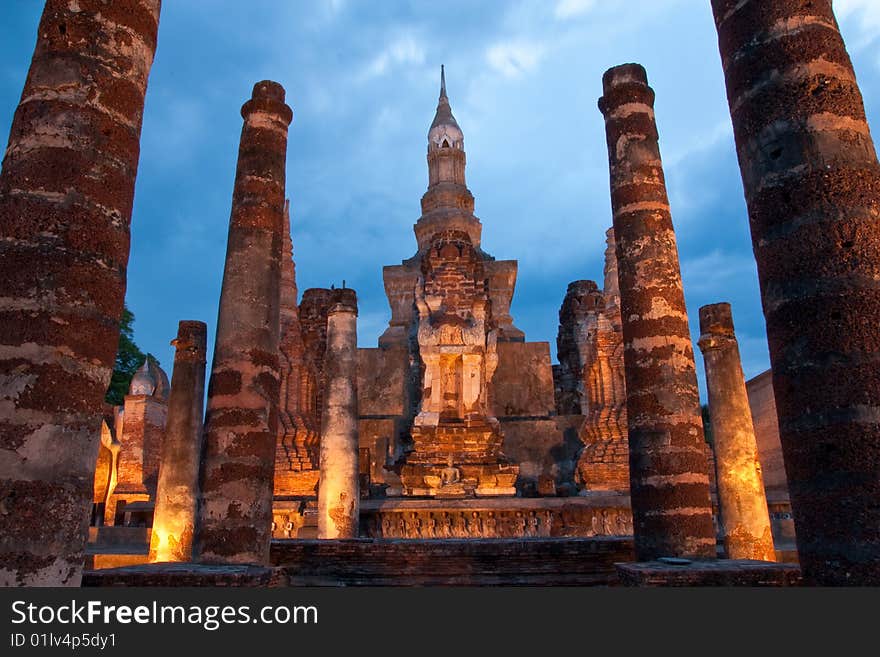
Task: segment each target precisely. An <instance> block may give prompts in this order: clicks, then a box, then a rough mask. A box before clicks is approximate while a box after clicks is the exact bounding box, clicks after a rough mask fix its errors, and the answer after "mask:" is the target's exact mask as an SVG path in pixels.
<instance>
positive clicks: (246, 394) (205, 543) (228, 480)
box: [196, 81, 293, 563]
mask: <svg viewBox="0 0 880 657" xmlns="http://www.w3.org/2000/svg"><path fill="white" fill-rule="evenodd" d="M241 115H242V117H243V118H244V126H243V127H242V131H241V143H240V146H239V151H238V168H237V170H236V174H235V189H234V192H233V197H232V216H231V218H230V221H229V240H228V243H227V247H226V268H225V270H224V272H223V287H222V290H221V292H220V312H219V314H218V318H217V339H216V343H215V346H214V362H213V364H212V368H211V380H210V383H209V386H208V410H207V414H206V420H205V457H204V474H203V483H202V495H203V503H202V508H201V524H200V527H199V538H198V541H197V550H196V552H197V555H198V559H199V560H200V561H204V562H214V563H268V560H269V541H270V539H271V532H272V487H273V476H274V471H275V443H276V436H277V427H278V399H279V392H278V390H279V386H278V371H279V363H278V341H279V327H280V322H279V297H280V292H279V287H280V281H281V243H282V234H283V230H284V199H285V196H284V189H285V159H286V156H287V127H288V125H289V124H290V122H291V120H292V118H293V112H292V111H291V109H290V108H289V107H288V106H287V105H285V104H284V88H283V87H282V86H281V85H280V84H278V83H277V82H270V81H263V82H258V83H257V84H256V85H254V92H253V97H252V98H251V99H250V100H249V101H248V102H246V103H245V104H244V106H243V107H242V108H241Z"/></svg>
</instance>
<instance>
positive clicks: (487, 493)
mask: <svg viewBox="0 0 880 657" xmlns="http://www.w3.org/2000/svg"><path fill="white" fill-rule="evenodd" d="M128 4H129V5H130V6H131V7H132V8H134V9H136V11H134V10H133V11H132V12H131V13H130V14H126V12H120V13H119V14H118V15H117V14H114V13H112V12H111V13H110V15H109V16H108V17H105V19H106V20H109V21H111V22H113V24H114V25H116V26H117V28H118V29H123V30H124V31H125V32H126V34H129V35H132V38H133V39H136V41H137V44H136V47H131V48H129V49H125V48H123V47H122V46H121V45H120V44H119V42H118V41H117V40H115V39H113V38H111V37H110V36H108V35H107V34H105V32H104V30H106V29H107V24H106V22H101V21H99V20H98V17H97V15H96V13H95V12H94V11H92V10H84V11H81V10H80V9H78V7H77V3H65V2H61V1H60V0H48V1H47V3H46V10H45V12H44V15H43V19H42V22H41V27H40V31H39V36H38V41H37V47H36V50H35V53H34V59H33V62H32V66H31V70H30V73H29V76H28V80H27V82H26V92H27V93H25V95H24V96H23V100H22V103H21V105H19V107H18V110H17V112H16V116H15V120H14V123H13V128H12V133H11V135H10V142H9V147H8V149H7V151H6V157H5V159H4V162H3V170H2V174H0V218H2V219H3V222H2V223H0V226H2V235H0V237H3V238H4V239H2V240H0V262H2V263H3V267H4V271H5V272H6V276H5V277H4V279H3V280H4V282H3V287H4V293H3V294H2V295H0V299H2V300H0V327H2V329H3V330H2V332H0V342H2V343H3V345H2V346H3V347H4V350H5V351H3V354H0V427H2V432H3V433H2V436H3V442H2V444H0V447H2V449H0V495H2V497H0V502H2V510H3V513H0V556H2V557H3V559H2V560H0V563H2V564H4V565H3V566H0V584H3V585H35V584H56V585H62V584H64V585H78V584H79V583H80V580H81V578H82V571H83V567H84V564H85V568H86V571H87V574H86V581H87V583H90V584H92V585H112V584H119V583H139V584H164V585H168V584H175V583H176V584H181V583H184V584H193V583H202V584H206V583H213V584H216V583H224V584H241V585H267V584H268V583H269V582H275V583H277V582H278V581H282V580H283V581H284V582H286V583H289V584H302V583H315V582H326V581H331V582H338V583H352V584H370V583H374V584H375V583H381V584H425V583H444V584H448V583H464V584H468V583H488V584H492V583H495V584H497V583H518V584H519V583H526V584H535V583H537V584H547V583H553V584H556V583H559V584H566V583H574V584H617V583H625V584H642V585H648V584H744V585H757V584H761V585H766V584H769V585H789V584H794V583H798V582H799V581H800V577H801V574H800V573H801V570H800V569H799V567H798V566H797V565H795V564H794V563H793V562H797V561H799V562H800V567H801V568H803V577H804V581H805V582H807V583H811V584H841V583H860V584H861V583H866V584H871V583H873V584H876V583H877V582H878V581H880V579H878V578H880V559H878V553H880V535H878V531H880V530H878V527H880V522H878V508H880V507H878V505H877V499H878V494H880V490H878V486H880V483H878V482H880V477H878V470H877V468H878V462H880V461H878V444H880V438H878V436H880V430H878V421H877V417H878V413H877V407H878V406H880V381H878V375H877V367H876V353H878V352H880V348H878V345H877V336H878V329H877V326H878V325H880V321H877V320H880V302H878V300H877V291H876V284H875V282H876V279H877V277H878V273H877V268H878V266H880V264H878V263H880V246H878V245H880V240H878V239H877V234H876V233H877V231H876V230H874V229H873V227H872V226H873V223H872V222H875V221H876V217H877V215H878V212H880V209H878V203H880V165H878V162H877V157H876V152H875V149H874V145H873V142H872V140H871V137H870V132H869V129H868V126H867V123H866V121H865V116H864V108H863V105H862V101H861V96H860V93H859V89H858V86H857V84H856V82H855V77H854V74H853V72H852V67H851V64H850V62H849V58H848V55H847V53H846V49H845V47H844V44H843V42H842V40H841V38H840V34H839V31H838V29H837V24H836V21H835V18H834V15H833V12H832V9H831V2H830V1H829V0H823V1H818V2H813V3H807V5H809V6H807V5H804V6H801V5H798V7H799V8H798V7H795V8H792V7H794V4H793V3H787V2H783V1H782V0H745V1H743V0H738V1H734V0H712V3H711V4H712V8H713V11H714V14H715V20H716V25H717V27H718V33H719V45H720V50H721V54H722V59H723V65H724V74H725V77H726V80H727V84H728V97H729V101H730V109H731V116H732V119H733V125H734V131H735V137H736V143H737V151H738V156H739V161H740V167H741V170H742V175H743V183H744V189H745V192H746V199H747V202H748V209H749V215H750V220H751V227H752V236H753V240H754V243H755V245H756V249H755V254H756V258H757V260H758V269H759V276H760V279H761V288H762V297H763V304H764V309H765V316H766V319H767V326H768V336H769V340H770V355H771V362H772V366H773V368H772V372H770V373H766V374H764V375H761V376H759V377H756V378H755V379H753V380H752V381H749V382H746V381H744V377H743V374H742V367H741V364H740V357H739V351H738V346H737V342H736V338H735V335H734V331H733V319H732V311H731V308H730V306H729V305H728V304H725V303H719V304H714V305H712V306H707V307H704V308H702V309H701V310H700V313H699V319H700V327H701V333H702V335H701V337H700V340H699V343H698V344H699V347H700V349H701V350H702V351H703V354H704V360H705V365H706V373H707V381H708V389H709V395H708V397H709V416H710V418H711V425H710V426H711V428H712V431H711V434H710V435H709V436H707V432H706V431H705V427H704V424H703V421H702V420H701V408H700V397H699V391H698V388H697V379H696V368H695V361H694V345H693V344H692V340H691V332H690V325H691V322H690V321H689V316H688V312H687V309H686V308H685V303H684V290H683V283H682V278H681V272H680V265H679V258H678V249H677V244H676V234H675V228H674V226H673V219H672V208H671V207H670V202H669V199H668V196H667V192H666V185H665V178H664V172H663V164H662V160H661V156H660V148H659V132H658V126H657V121H656V118H655V115H654V100H655V92H654V90H653V89H652V88H651V87H650V86H649V84H648V75H647V72H646V71H645V69H644V68H643V67H642V66H640V65H638V64H623V65H621V66H615V67H613V68H611V69H610V70H608V71H607V72H606V74H605V76H604V77H603V79H602V95H601V98H600V99H599V109H600V111H601V114H602V117H603V118H604V126H605V134H606V138H607V146H608V150H607V158H608V160H607V161H608V165H609V179H610V193H611V207H612V216H611V217H609V224H611V227H610V228H609V229H608V230H607V232H606V234H605V245H606V248H605V262H604V270H603V272H601V277H602V287H601V288H600V287H599V285H598V284H597V283H596V282H595V281H592V280H587V279H586V278H584V277H585V276H587V275H589V272H583V271H578V272H572V279H574V280H573V282H572V283H570V284H569V286H568V289H567V291H565V293H564V295H563V294H562V292H563V291H562V290H558V291H548V294H551V295H554V296H556V297H558V298H559V301H560V309H559V314H558V317H559V328H558V334H557V336H556V341H557V342H556V344H557V354H558V360H559V363H558V364H553V363H552V362H551V350H550V344H549V343H548V342H542V341H527V340H526V335H525V334H524V332H523V331H522V330H520V329H519V328H517V327H516V325H515V323H514V318H513V317H512V315H511V303H512V300H513V297H514V293H515V289H516V282H517V274H518V264H517V261H516V260H500V259H496V258H495V257H493V256H492V255H490V254H489V252H488V250H486V249H484V245H483V224H482V222H481V221H480V219H479V218H478V217H477V216H476V215H475V214H474V212H475V207H476V202H475V197H474V195H473V194H472V193H471V191H470V190H469V188H468V187H467V183H466V175H465V174H466V154H465V145H464V141H465V140H464V131H463V129H462V127H461V126H460V125H459V124H458V122H457V120H456V119H455V116H454V115H453V111H452V103H451V100H450V95H449V94H448V93H447V86H446V76H445V70H444V69H443V68H441V72H440V93H439V99H438V102H437V106H436V110H435V113H434V118H433V121H431V122H430V124H429V127H428V132H427V144H426V160H427V173H428V176H427V179H428V186H427V190H426V191H425V193H424V195H423V196H422V198H421V215H420V216H419V217H418V218H417V219H416V220H415V222H414V225H413V231H414V236H415V245H414V250H413V251H411V252H410V253H411V255H409V257H407V254H406V253H404V254H401V255H402V256H403V259H402V260H401V261H399V263H395V264H391V265H387V266H385V267H384V268H383V270H382V274H383V280H384V286H385V293H386V295H387V299H388V304H389V307H390V320H389V322H388V327H387V329H385V331H384V332H383V333H382V335H381V336H378V341H377V342H376V343H375V344H376V346H375V347H358V346H357V345H358V323H357V313H358V298H357V293H356V292H355V290H354V289H351V288H350V287H348V286H347V285H346V284H345V283H343V285H342V286H341V287H338V288H337V287H336V286H333V287H331V288H330V289H315V288H313V289H307V290H304V291H303V292H302V295H301V296H300V294H299V290H298V286H297V282H296V267H295V264H294V244H295V239H294V238H295V233H296V231H295V230H294V229H292V227H291V224H292V219H291V216H290V204H289V202H288V201H287V198H286V194H287V188H286V157H287V136H288V126H289V125H290V123H291V121H292V119H293V111H292V109H291V108H290V107H289V106H288V105H287V104H286V93H285V90H284V88H283V87H282V86H281V85H280V84H278V83H277V82H272V81H268V80H264V81H261V82H257V83H256V84H255V85H254V87H253V90H252V94H251V97H250V99H248V100H247V101H246V102H245V104H244V105H243V106H242V108H241V116H242V119H243V125H242V132H241V137H240V143H239V152H238V162H237V168H236V175H235V184H234V188H233V190H232V203H231V213H230V219H229V229H228V241H227V251H226V261H225V269H224V272H223V284H222V290H221V294H220V299H219V310H218V317H217V323H216V336H217V337H216V342H215V349H214V355H213V359H212V362H211V364H210V379H209V383H208V386H207V391H205V369H206V365H207V362H206V361H207V357H206V353H205V350H206V342H207V339H206V333H207V330H208V327H207V326H206V324H204V323H202V322H198V321H191V320H187V321H182V322H180V324H179V326H178V333H177V338H176V339H175V340H174V342H173V344H174V346H175V347H176V355H175V361H174V369H173V373H172V379H171V382H170V383H169V380H168V377H167V375H166V374H165V372H164V371H163V370H162V369H161V368H160V367H159V366H158V364H157V363H156V362H155V361H153V360H151V359H147V360H146V361H145V363H144V365H143V367H141V368H140V369H139V370H138V372H137V373H136V374H135V376H134V378H133V379H132V382H131V386H130V389H129V394H128V395H126V397H125V400H124V404H123V405H122V406H121V407H109V406H107V405H102V403H101V399H102V398H103V392H104V389H105V388H106V384H107V380H108V379H109V373H110V366H111V363H112V360H113V359H112V351H113V345H114V341H115V340H116V337H117V332H118V330H117V328H115V322H116V320H117V318H118V317H119V314H120V312H121V308H122V293H123V290H124V282H125V266H126V262H127V255H128V241H127V239H128V238H127V226H128V222H129V219H130V215H131V205H132V195H133V182H134V175H135V172H136V168H137V156H138V139H139V133H140V125H141V114H142V111H143V98H144V93H145V89H146V82H147V76H148V74H149V70H150V65H151V62H152V56H153V52H154V50H155V44H156V34H157V29H158V15H159V4H160V3H159V1H158V0H136V1H135V0H133V1H132V2H131V3H128ZM795 4H796V3H795ZM802 4H803V3H802ZM105 19H102V20H105ZM60 27H64V29H59V28H60ZM72 33H76V34H80V35H90V36H88V37H83V38H88V39H89V40H90V42H94V43H95V44H96V47H95V50H94V51H89V53H88V56H89V57H95V58H99V59H100V65H98V64H96V65H95V66H94V67H93V69H94V70H93V69H92V68H88V67H85V68H83V67H76V66H73V65H72V64H70V62H71V61H73V60H74V59H76V58H79V57H82V56H85V54H84V53H81V52H79V51H78V50H77V49H76V48H75V47H74V46H73V45H72V44H73V41H72V40H71V37H70V36H69V35H70V34H72ZM65 34H68V36H65ZM780 44H783V45H782V46H781V45H780ZM783 46H784V47H783ZM120 49H122V50H124V52H123V51H122V50H120ZM77 61H78V60H77ZM87 68H88V70H86V69H87ZM74 69H77V70H78V71H79V72H77V71H76V70H74ZM58 70H63V71H68V73H69V75H70V77H71V79H70V80H68V81H67V82H65V83H64V84H62V83H61V82H59V78H58V77H57V75H56V74H55V73H50V71H58ZM776 71H778V72H780V73H779V74H776ZM59 85H60V86H59ZM62 87H63V88H62ZM86 98H88V102H86ZM95 98H97V101H95V100H94V99H95ZM62 105H63V107H62ZM426 109H428V110H429V109H430V107H427V108H426ZM427 116H430V115H429V114H428V115H427ZM71 117H73V118H71ZM77 117H78V118H77ZM74 119H76V120H74ZM596 120H599V117H598V115H597V116H596ZM47 126H49V127H52V130H53V131H55V132H56V133H57V134H58V135H60V136H59V137H58V139H59V140H60V141H59V142H58V143H56V142H51V143H50V142H46V141H45V139H44V138H43V137H41V135H44V134H46V133H45V130H46V129H47ZM59 144H60V145H59ZM108 154H110V155H112V157H110V156H108ZM597 155H598V154H597ZM60 158H63V159H64V161H65V163H66V166H64V167H56V166H54V164H55V163H57V162H60V161H61V159H60ZM60 171H64V172H67V173H64V174H63V175H62V174H61V173H59V172H60ZM96 176H97V177H96ZM83 235H90V236H92V237H91V239H90V240H83V239H82V236H83ZM491 237H492V235H491V232H489V234H487V243H491ZM596 237H597V242H599V243H601V242H600V240H601V235H597V236H596ZM487 249H488V246H487ZM59 254H63V256H60V255H59ZM37 274H38V276H39V278H40V280H43V281H45V283H44V284H42V287H40V288H35V287H34V286H33V284H32V281H33V280H36V279H37V277H38V276H37ZM340 274H344V272H340ZM597 278H598V277H597ZM29 281H31V282H29ZM25 308H27V310H23V309H25ZM169 337H170V336H169ZM362 343H363V341H362ZM771 378H772V387H771V385H770V381H771ZM205 392H207V404H206V408H203V401H204V399H205ZM777 409H778V423H777V417H776V415H777ZM35 453H40V454H41V455H42V456H43V458H42V459H41V460H40V462H39V463H37V460H36V459H34V458H31V457H30V456H29V455H32V454H35ZM783 462H784V465H783ZM89 517H91V521H90V522H89ZM35 518H39V522H35V520H34V519H35ZM358 539H372V540H370V541H360V540H358ZM390 539H394V540H390ZM400 539H406V540H400ZM450 539H471V540H467V541H463V540H450ZM523 539H529V540H523ZM795 541H796V548H795V547H794V546H795ZM123 548H124V549H123ZM172 562H173V563H172ZM401 563H405V564H407V568H406V569H401V568H400V564H401ZM203 564H210V568H206V569H205V570H200V568H201V566H202V565H203ZM224 568H227V570H224Z"/></svg>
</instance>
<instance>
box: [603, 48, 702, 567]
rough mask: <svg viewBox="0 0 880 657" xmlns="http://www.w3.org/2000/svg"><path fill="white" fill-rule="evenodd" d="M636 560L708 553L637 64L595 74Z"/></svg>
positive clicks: (696, 443)
mask: <svg viewBox="0 0 880 657" xmlns="http://www.w3.org/2000/svg"><path fill="white" fill-rule="evenodd" d="M602 83H603V88H604V95H603V97H602V98H601V99H600V100H599V109H600V110H601V111H602V114H603V115H604V116H605V129H606V134H607V138H608V154H609V164H610V167H611V206H612V210H613V213H614V235H615V237H616V239H617V265H618V280H619V286H620V305H621V316H622V329H623V341H624V368H625V374H626V397H627V416H628V430H629V431H628V433H629V449H630V488H631V495H632V510H633V521H634V532H635V543H636V555H637V557H638V559H639V560H642V561H647V560H651V559H654V558H657V557H663V556H675V557H714V556H715V532H714V529H713V524H712V507H711V504H710V501H709V476H708V462H707V459H706V446H705V441H704V439H703V425H702V420H701V418H700V398H699V393H698V391H697V376H696V370H695V367H694V351H693V345H692V344H691V338H690V333H689V330H688V318H687V312H686V310H685V304H684V293H683V291H682V285H681V272H680V270H679V264H678V250H677V247H676V243H675V232H674V231H673V227H672V216H671V214H670V211H669V200H668V198H667V196H666V184H665V181H664V178H663V165H662V163H661V161H660V149H659V146H658V136H657V127H656V125H655V122H654V92H653V90H652V89H651V88H650V87H649V86H648V79H647V75H646V74H645V69H644V68H642V67H641V66H639V65H638V64H625V65H623V66H618V67H615V68H612V69H610V70H609V71H608V72H607V73H605V76H604V77H603V79H602Z"/></svg>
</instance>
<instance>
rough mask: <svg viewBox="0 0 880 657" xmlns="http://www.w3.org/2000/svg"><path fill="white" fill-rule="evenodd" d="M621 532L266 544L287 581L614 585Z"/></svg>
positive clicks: (628, 546) (627, 547)
mask: <svg viewBox="0 0 880 657" xmlns="http://www.w3.org/2000/svg"><path fill="white" fill-rule="evenodd" d="M623 555H626V556H625V557H624V558H627V559H631V558H632V555H633V542H632V539H631V538H625V537H617V538H612V537H597V538H588V539H587V538H574V539H552V538H551V539H542V538H526V539H478V540H473V539H465V540H455V539H453V540H376V539H354V540H347V541H303V540H291V541H273V543H272V562H273V563H274V564H277V565H278V566H279V567H281V568H282V569H283V570H284V571H285V572H286V573H287V575H288V582H289V584H290V585H291V586H502V585H503V586H523V585H530V586H532V585H539V586H613V585H615V584H616V583H617V581H616V580H617V577H616V575H615V572H614V563H615V561H620V557H621V556H623Z"/></svg>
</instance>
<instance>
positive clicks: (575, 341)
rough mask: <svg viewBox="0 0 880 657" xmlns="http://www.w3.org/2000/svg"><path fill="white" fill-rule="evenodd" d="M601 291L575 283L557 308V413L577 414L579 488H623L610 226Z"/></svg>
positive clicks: (625, 465) (622, 397)
mask: <svg viewBox="0 0 880 657" xmlns="http://www.w3.org/2000/svg"><path fill="white" fill-rule="evenodd" d="M606 245H607V248H606V250H605V289H604V290H599V289H598V286H597V285H596V284H595V283H594V282H593V281H575V282H573V283H571V284H569V286H568V292H567V294H566V296H565V300H564V301H563V302H562V307H561V308H560V310H559V333H558V336H557V340H556V342H557V353H558V354H559V363H560V365H559V367H558V369H557V372H558V375H557V385H556V389H557V411H558V412H559V413H560V414H561V415H567V414H582V415H584V416H585V421H584V423H583V425H582V426H581V440H582V441H583V443H584V449H583V451H582V452H581V454H580V458H579V459H578V464H577V475H576V481H577V484H578V486H579V487H580V488H581V490H582V491H590V490H620V491H628V490H629V446H628V444H627V438H626V385H625V381H624V372H623V333H622V332H621V319H620V294H619V291H618V284H617V256H616V253H615V251H616V249H615V241H614V229H613V228H611V229H609V230H608V232H607V233H606Z"/></svg>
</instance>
